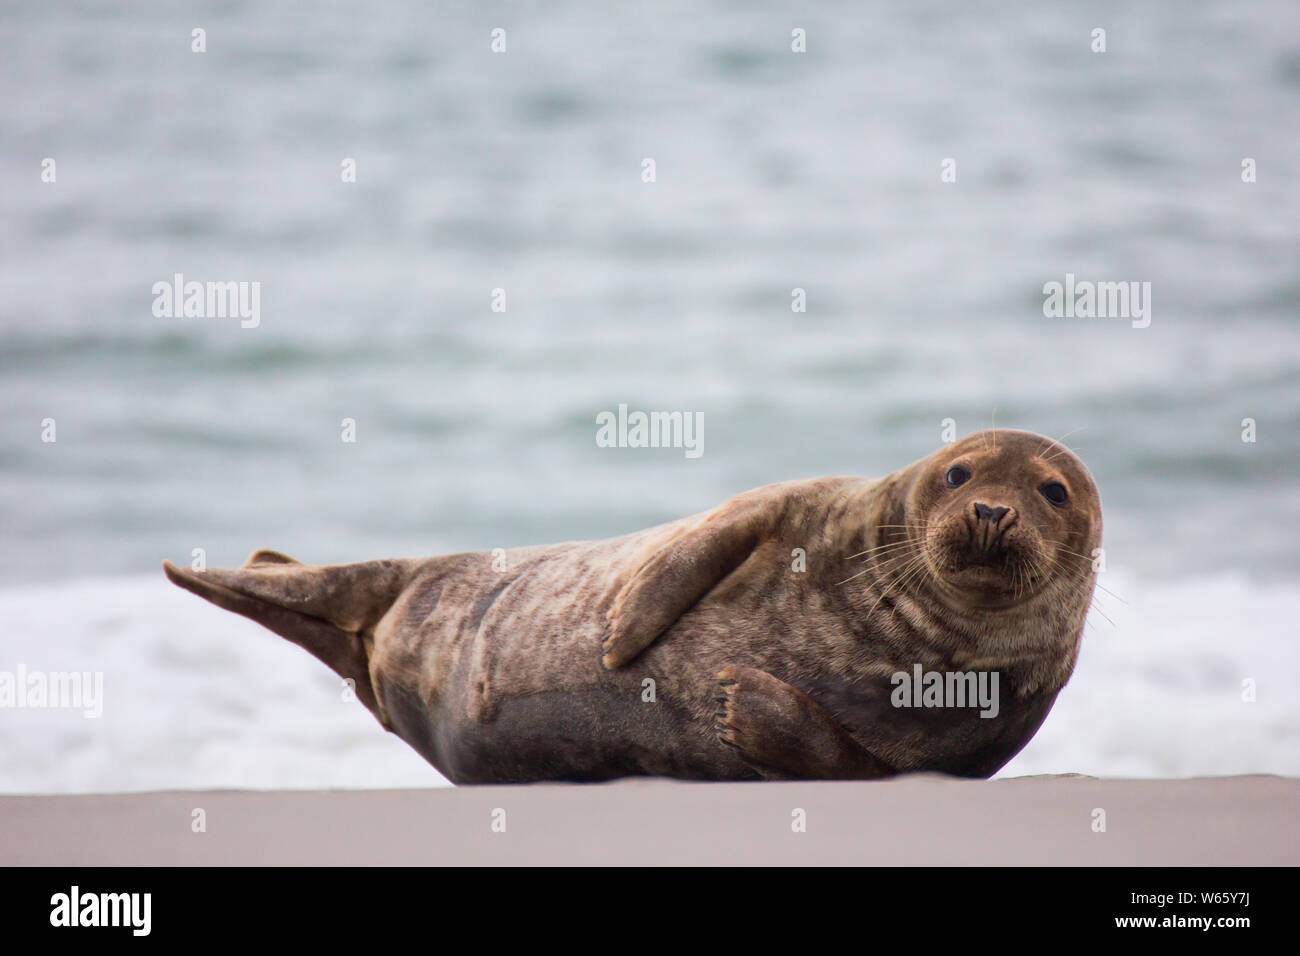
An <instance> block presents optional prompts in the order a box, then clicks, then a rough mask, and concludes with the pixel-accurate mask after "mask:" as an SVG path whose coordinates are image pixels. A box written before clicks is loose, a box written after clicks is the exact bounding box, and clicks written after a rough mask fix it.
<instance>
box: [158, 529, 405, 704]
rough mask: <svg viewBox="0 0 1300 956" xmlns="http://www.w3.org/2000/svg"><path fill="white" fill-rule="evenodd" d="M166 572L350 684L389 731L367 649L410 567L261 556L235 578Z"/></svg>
mask: <svg viewBox="0 0 1300 956" xmlns="http://www.w3.org/2000/svg"><path fill="white" fill-rule="evenodd" d="M163 570H164V571H165V572H166V574H167V577H168V578H169V579H170V580H171V582H172V583H173V584H176V585H179V586H180V587H183V588H185V590H187V591H192V592H193V593H195V594H197V595H198V596H199V597H201V598H204V599H206V600H208V601H211V602H212V603H213V604H215V605H217V606H218V607H222V608H225V609H226V610H227V611H234V612H235V613H236V614H242V615H243V616H244V617H247V618H250V619H251V620H254V621H256V622H257V623H258V624H261V625H262V626H263V627H266V628H269V629H270V630H272V631H274V632H275V633H276V634H279V635H280V636H281V637H284V638H287V639H288V640H289V641H292V642H293V643H294V644H297V645H299V646H300V647H302V648H305V649H306V650H307V651H309V652H310V653H311V654H312V655H314V656H315V657H316V658H318V659H319V660H321V661H322V662H324V663H325V664H326V665H328V666H329V667H330V668H331V669H332V670H333V671H334V672H335V673H336V674H338V675H339V676H340V677H343V678H345V679H347V680H350V681H352V683H353V689H354V690H355V692H356V695H357V699H358V700H360V701H361V702H362V703H363V704H365V705H366V707H368V708H369V709H370V710H371V712H373V713H374V714H375V716H376V717H378V718H379V720H380V723H383V724H385V726H387V722H386V721H385V718H384V715H383V714H382V713H381V712H380V708H379V705H378V701H377V700H376V697H375V692H374V688H373V687H372V686H371V683H370V670H369V655H368V654H367V642H368V640H369V638H370V631H371V629H372V628H373V627H374V626H375V625H376V624H377V623H378V622H379V620H380V618H382V617H383V616H384V614H385V613H387V611H388V609H389V608H390V607H392V605H393V602H395V601H396V600H397V598H398V596H399V595H400V594H401V592H402V589H403V587H405V585H406V583H407V582H408V581H409V580H410V577H411V563H410V562H407V561H368V562H365V563H363V564H345V565H337V566H334V567H312V566H310V565H306V564H301V563H299V562H297V561H295V560H293V558H290V557H287V556H285V555H283V554H280V553H279V552H277V551H257V552H254V554H253V555H252V557H250V558H249V559H248V561H247V562H246V563H245V564H244V566H243V567H241V568H239V569H238V570H234V571H228V570H222V569H219V568H210V569H208V570H206V571H194V570H191V569H189V568H180V567H177V566H176V565H174V564H172V563H171V562H170V561H164V562H163Z"/></svg>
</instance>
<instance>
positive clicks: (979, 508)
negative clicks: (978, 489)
mask: <svg viewBox="0 0 1300 956" xmlns="http://www.w3.org/2000/svg"><path fill="white" fill-rule="evenodd" d="M1010 510H1011V509H1010V508H1004V507H999V508H990V507H989V506H988V505H986V504H984V503H983V502H982V501H978V502H976V503H975V517H976V518H978V519H979V520H980V521H990V522H992V523H993V524H997V523H998V522H999V521H1001V520H1002V519H1003V518H1004V517H1006V514H1007V512H1008V511H1010Z"/></svg>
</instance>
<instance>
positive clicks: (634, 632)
mask: <svg viewBox="0 0 1300 956" xmlns="http://www.w3.org/2000/svg"><path fill="white" fill-rule="evenodd" d="M767 495H770V492H769V491H768V490H767V489H760V490H759V492H755V493H751V494H747V495H741V496H740V497H738V498H734V499H732V500H731V501H729V502H727V503H726V504H725V505H723V506H722V507H720V508H717V509H715V510H714V511H711V512H709V513H708V514H706V515H705V516H704V517H703V518H701V519H700V521H699V522H698V523H697V524H695V525H693V526H691V527H689V528H687V529H686V530H685V531H683V532H681V533H680V534H679V535H678V536H677V537H675V538H673V539H672V540H670V541H669V542H668V543H667V544H665V545H663V546H662V547H661V548H659V549H658V550H657V551H655V552H654V553H653V554H651V555H650V556H649V557H648V558H647V559H646V561H645V562H644V563H643V564H642V565H641V567H640V568H638V569H637V571H636V573H635V574H634V575H633V576H632V579H631V580H630V581H628V583H627V584H625V585H624V586H623V588H622V590H621V591H619V593H618V596H617V597H616V598H615V599H614V605H613V607H612V608H611V609H610V612H609V620H608V628H607V631H608V633H607V634H606V635H605V638H604V640H603V642H602V643H601V650H602V651H603V652H604V655H603V657H602V660H603V661H604V664H605V667H607V668H608V669H609V670H615V669H616V668H619V667H622V666H623V665H624V664H626V663H628V662H629V661H630V660H632V658H634V657H636V656H637V655H638V654H640V653H641V652H642V651H643V650H645V649H646V648H647V647H649V646H650V645H651V644H653V643H654V642H655V639H656V638H658V637H659V635H660V634H662V633H663V632H664V631H666V630H668V628H670V627H671V626H672V625H673V624H674V623H675V622H676V621H677V619H678V618H679V617H681V616H682V615H683V614H685V613H686V612H687V611H688V610H690V609H691V607H692V606H693V605H694V604H695V603H696V602H697V601H699V600H700V599H701V598H702V597H704V595H706V594H708V593H709V592H710V591H712V590H713V588H714V587H716V586H717V585H718V584H719V583H720V582H721V581H722V580H723V579H724V578H725V577H726V576H727V575H729V574H730V573H731V572H732V571H734V570H736V568H738V567H740V566H741V565H742V564H744V563H745V559H746V558H748V557H749V556H750V555H751V554H753V553H754V549H755V548H757V547H758V546H759V544H760V543H761V542H762V541H763V539H764V538H765V537H767V536H768V535H769V534H771V533H772V529H773V528H774V526H775V515H776V511H775V509H774V508H772V507H770V502H768V499H767Z"/></svg>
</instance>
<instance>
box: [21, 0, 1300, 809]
mask: <svg viewBox="0 0 1300 956" xmlns="http://www.w3.org/2000/svg"><path fill="white" fill-rule="evenodd" d="M196 27H201V28H203V29H204V30H206V40H207V51H206V52H204V53H194V52H191V30H193V29H194V28H196ZM496 27H501V28H503V29H505V30H506V35H507V51H506V52H505V53H500V54H494V53H492V52H491V50H490V47H489V44H490V41H491V35H490V34H491V31H492V29H493V28H496ZM796 27H799V28H802V29H804V30H806V31H807V37H808V40H807V49H808V52H807V53H804V54H794V53H792V52H791V49H790V35H791V30H792V29H794V28H796ZM1095 27H1103V28H1105V29H1106V31H1107V52H1105V53H1104V54H1097V53H1093V52H1091V50H1090V42H1091V39H1090V35H1091V31H1092V30H1093V28H1095ZM1298 28H1300V7H1297V6H1296V5H1295V4H1294V3H1289V2H1277V3H1244V4H1231V5H1229V4H1211V3H1180V2H1173V0H1169V2H1153V3H1146V4H1142V5H1140V6H1138V7H1136V8H1130V7H1129V6H1125V5H1122V4H1118V3H1114V4H1106V3H1103V4H1096V3H1090V4H1086V5H1085V4H1069V3H1067V4H1058V5H1052V6H1051V7H1049V8H1045V9H1033V10H1030V9H1028V8H1026V9H1023V10H1006V9H1003V8H1001V7H999V6H995V5H992V4H973V5H970V4H963V5H959V4H946V3H920V4H911V5H902V4H900V5H897V7H894V8H889V9H881V8H878V7H871V8H863V7H861V5H858V4H850V3H840V2H834V3H825V4H818V5H816V7H815V8H809V9H806V10H799V11H791V10H789V9H788V8H786V7H785V6H784V5H780V4H775V3H766V4H765V3H759V4H746V5H744V6H743V8H742V7H741V6H740V5H733V4H726V3H721V2H706V3H693V4H679V3H667V4H664V3H656V4H650V3H644V2H630V3H626V4H619V5H616V6H614V7H610V8H608V9H606V8H604V7H602V6H601V5H598V4H594V3H590V2H562V3H558V4H548V5H546V6H545V7H540V6H531V7H521V6H519V5H517V4H509V3H503V2H502V3H484V4H473V5H470V4H463V5H453V4H437V5H428V4H417V3H394V4H387V5H385V6H384V7H383V8H382V10H370V9H365V8H357V7H355V6H352V5H343V4H333V3H327V4H318V5H313V6H312V7H310V8H303V7H300V6H298V5H294V4H289V3H283V2H279V3H267V4H256V5H252V4H247V5H240V4H234V5H232V4H209V5H201V6H198V7H196V8H193V9H185V10H178V9H174V8H172V7H171V6H170V5H167V4H163V3H135V4H131V5H129V6H122V5H112V4H101V3H86V4H59V5H54V4H13V3H10V4H3V5H0V82H2V88H3V89H4V91H5V92H4V95H3V96H2V97H0V130H2V131H3V132H2V133H0V136H2V140H0V141H2V143H3V146H2V147H0V213H2V215H0V401H2V402H3V408H4V410H5V414H4V415H2V416H0V527H3V534H4V542H5V544H6V547H5V548H4V549H3V550H0V606H2V607H3V608H5V612H6V615H7V619H8V620H9V621H10V628H11V630H10V634H9V636H8V638H6V639H5V640H4V641H3V642H0V670H12V669H13V668H14V667H15V666H16V664H17V663H18V662H22V663H24V664H25V665H26V666H27V667H29V668H33V669H35V668H45V669H58V668H60V667H65V666H66V667H69V668H74V669H79V670H103V671H104V672H105V675H106V678H105V679H106V702H105V705H106V709H105V715H104V717H103V718H101V719H100V720H98V721H87V720H83V719H81V718H80V717H79V716H78V717H75V718H74V717H73V715H67V714H60V715H58V717H57V718H55V719H52V718H51V715H50V713H48V712H47V713H45V714H40V713H38V712H32V711H27V712H20V711H6V710H0V728H2V729H3V736H4V739H5V741H6V744H7V746H6V747H5V748H3V749H0V790H33V791H41V790H50V791H61V790H113V789H133V788H145V787H165V786H209V785H221V786H317V785H333V786H384V785H396V784H419V783H421V782H428V781H430V780H436V775H435V774H433V772H432V771H431V770H430V769H428V768H426V767H425V766H424V765H423V763H422V762H421V761H419V758H417V757H415V756H414V754H409V755H408V754H406V753H404V746H403V745H401V744H400V743H399V742H397V741H395V740H393V739H387V738H385V737H384V736H383V735H382V734H379V733H378V732H377V731H376V729H375V727H374V725H373V722H372V721H371V719H370V718H369V717H368V716H367V715H365V714H364V713H358V712H356V711H353V710H348V709H347V708H346V707H345V706H344V705H342V704H341V703H340V702H338V701H337V699H336V697H337V695H336V694H335V689H334V682H333V680H332V677H331V675H329V674H328V673H327V672H325V671H324V669H323V668H321V667H320V666H319V665H317V664H315V662H313V661H311V660H310V659H308V658H306V656H305V655H302V654H301V652H299V651H297V650H296V649H294V648H291V647H288V646H281V642H279V639H278V638H275V637H273V636H272V635H270V634H267V633H265V632H262V631H260V630H259V629H257V628H256V627H254V626H252V625H249V624H247V623H246V622H242V621H238V620H236V619H234V618H232V617H231V616H229V615H223V614H222V613H221V612H218V611H216V610H215V609H213V608H210V607H208V606H206V605H203V604H201V603H200V602H198V601H196V600H195V599H193V598H192V597H190V596H188V595H183V594H181V593H179V592H175V593H173V592H172V590H171V589H169V586H168V585H166V583H165V582H163V580H162V578H161V574H160V572H159V571H158V564H159V561H160V560H161V558H162V557H164V556H166V557H171V558H172V559H173V560H177V561H187V560H188V559H189V556H190V554H191V552H192V550H193V549H194V548H203V549H204V550H205V552H206V555H207V560H208V562H209V563H210V564H212V565H214V566H223V565H232V564H237V563H239V562H240V561H242V559H243V558H244V557H245V556H246V555H247V554H248V553H249V552H250V551H251V550H253V548H255V547H260V546H269V547H275V548H277V549H280V550H283V551H286V552H288V553H290V554H293V555H295V556H296V557H299V558H301V559H303V560H306V561H310V562H312V563H330V562H337V561H352V560H361V559H367V558H373V557H392V556H399V555H422V554H434V553H439V552H444V551H455V550H465V549H490V548H494V547H510V546H516V545H523V544H530V543H540V542H547V541H558V540H566V539H574V538H589V537H604V536H608V535H613V534H620V533H623V532H626V531H630V530H634V529H636V528H639V527H643V526H646V525H648V524H651V523H654V522H657V521H663V520H668V519H671V518H674V517H679V516H681V515H684V514H688V513H692V512H696V511H700V510H703V509H705V508H708V507H711V506H712V505H714V504H716V503H717V502H719V501H721V500H723V499H725V498H727V497H729V496H730V495H732V494H735V493H736V492H738V491H741V490H744V489H747V488H750V487H754V486H756V485H760V484H764V483H767V482H771V481H779V480H784V479H788V478H796V477H804V476H811V475H818V474H844V473H854V474H864V475H874V474H882V473H885V472H888V471H892V470H893V469H895V468H897V467H899V466H901V465H903V464H905V463H907V462H909V461H912V460H914V459H915V458H918V457H920V456H921V455H924V454H927V453H928V452H930V451H932V450H933V449H934V448H935V447H937V446H938V444H939V442H940V428H941V422H942V420H943V419H945V418H952V419H954V420H955V421H956V423H957V429H958V432H959V433H965V432H967V431H971V430H974V429H977V428H980V427H986V426H987V425H988V424H989V423H990V421H991V419H992V417H993V415H994V411H995V409H996V420H997V423H998V424H999V425H1007V426H1009V427H1022V428H1029V429H1032V430H1035V431H1040V432H1044V433H1047V434H1052V435H1060V434H1063V433H1066V432H1070V431H1072V430H1074V429H1081V430H1080V431H1077V432H1075V433H1074V434H1072V435H1070V437H1069V438H1068V439H1067V442H1068V443H1069V444H1070V445H1072V446H1073V447H1075V448H1076V449H1077V450H1078V451H1079V454H1080V455H1081V457H1082V458H1083V459H1084V460H1085V461H1086V462H1087V463H1088V465H1089V467H1090V468H1091V469H1092V470H1093V473H1094V475H1095V476H1096V478H1097V481H1098V484H1099V486H1100V488H1101V491H1102V496H1103V500H1104V502H1105V508H1106V535H1105V544H1106V548H1107V555H1108V565H1109V567H1110V568H1111V569H1112V570H1111V571H1109V572H1108V573H1107V575H1103V579H1102V580H1103V583H1104V584H1106V585H1107V587H1108V588H1110V589H1111V590H1112V591H1114V592H1115V594H1116V595H1118V598H1111V597H1110V596H1108V595H1105V594H1103V595H1102V596H1101V597H1100V598H1099V601H1098V607H1099V610H1101V611H1104V612H1105V613H1106V614H1107V615H1108V616H1109V617H1110V618H1111V619H1112V621H1113V623H1111V622H1110V621H1106V620H1105V619H1103V618H1102V617H1101V616H1100V615H1095V616H1094V619H1093V621H1092V624H1091V625H1090V628H1089V634H1088V638H1087V641H1086V642H1085V649H1084V655H1083V658H1082V660H1081V663H1080V670H1079V671H1078V673H1077V674H1076V677H1075V679H1074V681H1073V682H1072V683H1071V685H1070V687H1068V688H1067V690H1066V691H1065V692H1064V693H1063V695H1062V697H1061V700H1060V703H1058V705H1057V709H1056V711H1054V713H1053V715H1052V716H1051V717H1050V718H1049V720H1048V722H1047V724H1046V725H1045V726H1044V728H1043V730H1042V732H1041V733H1040V735H1039V737H1038V738H1037V739H1036V740H1035V741H1034V742H1033V743H1032V744H1031V745H1030V747H1029V749H1027V750H1026V751H1025V753H1024V754H1023V755H1022V756H1021V757H1020V758H1018V759H1017V761H1016V762H1013V764H1012V765H1011V766H1010V767H1009V768H1008V772H1037V771H1038V770H1058V771H1063V770H1078V771H1081V772H1091V773H1098V774H1108V773H1110V774H1121V773H1122V774H1129V775H1151V776H1166V775H1183V774H1188V773H1229V772H1232V773H1236V772H1248V771H1265V772H1278V773H1292V774H1294V773H1300V694H1297V690H1298V689H1300V688H1297V680H1296V678H1295V676H1294V675H1295V674H1296V673H1297V670H1296V668H1295V666H1294V664H1295V663H1296V661H1295V652H1294V650H1293V649H1292V648H1293V645H1294V642H1295V639H1296V636H1297V635H1296V628H1295V624H1294V622H1295V621H1296V620H1298V619H1300V581H1297V575H1296V573H1295V567H1296V563H1297V559H1300V545H1298V544H1297V539H1296V531H1297V528H1300V486H1298V484H1297V480H1296V477H1295V469H1296V466H1297V463H1300V323H1297V317H1298V316H1300V269H1298V268H1297V263H1300V187H1298V186H1297V183H1300V29H1298ZM647 157H649V158H653V159H654V160H655V166H656V174H657V176H656V181H655V182H653V183H644V182H642V179H641V172H642V161H643V160H644V159H645V158H647ZM46 158H52V159H54V160H55V162H56V164H57V180H56V182H54V183H46V182H42V180H41V170H42V161H43V160H44V159H46ZM947 158H952V159H955V161H956V169H957V181H956V182H955V183H943V182H941V181H940V171H941V163H942V162H943V161H944V160H945V159H947ZM1246 158H1251V159H1253V160H1255V163H1256V166H1257V170H1258V180H1257V181H1256V182H1254V183H1243V182H1242V176H1241V170H1242V161H1243V160H1244V159H1246ZM345 159H353V160H355V162H356V169H357V181H356V182H355V183H344V182H342V181H341V176H340V169H341V164H342V163H343V161H344V160H345ZM176 273H183V274H184V275H185V276H186V277H187V278H190V279H198V280H200V281H204V280H213V281H219V280H235V281H247V282H252V281H256V282H259V283H260V288H261V322H260V324H259V325H258V327H257V328H250V329H245V328H240V324H239V322H238V320H233V319H216V318H206V319H205V318H159V317H156V316H155V315H154V314H153V311H152V309H151V304H152V301H153V293H152V291H151V290H152V287H153V284H154V283H155V282H159V281H170V280H171V278H172V276H173V275H174V274H176ZM1067 273H1073V274H1075V275H1077V276H1078V277H1080V278H1082V279H1091V280H1100V281H1127V280H1132V281H1146V282H1150V283H1151V287H1152V321H1151V325H1150V327H1148V328H1145V329H1135V328H1133V327H1132V326H1131V324H1130V322H1128V321H1127V320H1125V319H1115V318H1104V319H1103V318H1094V319H1056V318H1050V319H1049V318H1046V317H1044V315H1043V311H1042V304H1043V295H1042V288H1043V285H1044V283H1046V282H1051V281H1062V280H1064V277H1065V275H1066V274H1067ZM796 288H797V289H803V290H804V291H805V293H806V297H807V311H806V312H803V313H797V312H793V311H792V310H791V296H792V290H794V289H796ZM494 289H504V290H505V293H506V302H507V307H506V311H505V312H494V311H492V308H491V305H492V296H493V290H494ZM620 403H627V404H628V405H630V406H631V407H632V408H641V409H665V410H690V411H698V412H701V413H703V416H704V420H705V424H706V428H705V442H704V454H703V456H702V457H700V458H698V459H690V458H687V457H686V456H684V455H683V454H682V452H681V450H679V449H678V450H673V449H607V448H599V447H597V445H596V442H595V434H596V424H595V418H596V415H597V414H598V413H599V412H601V411H606V410H614V409H617V407H618V405H619V404H620ZM49 418H52V419H54V420H55V422H56V423H57V438H58V440H57V442H55V443H46V442H42V441H41V433H42V422H43V421H44V420H45V419H49ZM346 418H350V419H353V420H354V421H355V422H356V431H357V441H356V442H355V443H345V442H342V441H341V440H340V429H341V425H340V423H341V421H342V420H343V419H346ZM1245 418H1251V419H1254V420H1255V421H1256V423H1257V429H1258V440H1257V441H1256V442H1254V443H1244V442H1243V441H1242V440H1241V432H1242V424H1241V423H1242V420H1243V419H1245ZM299 658H301V660H299ZM268 669H269V671H270V673H268ZM286 675H293V676H292V679H290V677H289V676H286ZM1246 679H1254V680H1257V681H1258V682H1259V691H1258V693H1259V699H1258V701H1257V702H1256V703H1255V704H1244V703H1242V702H1241V683H1242V681H1243V680H1246ZM318 698H319V699H318ZM65 718H66V719H65Z"/></svg>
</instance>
